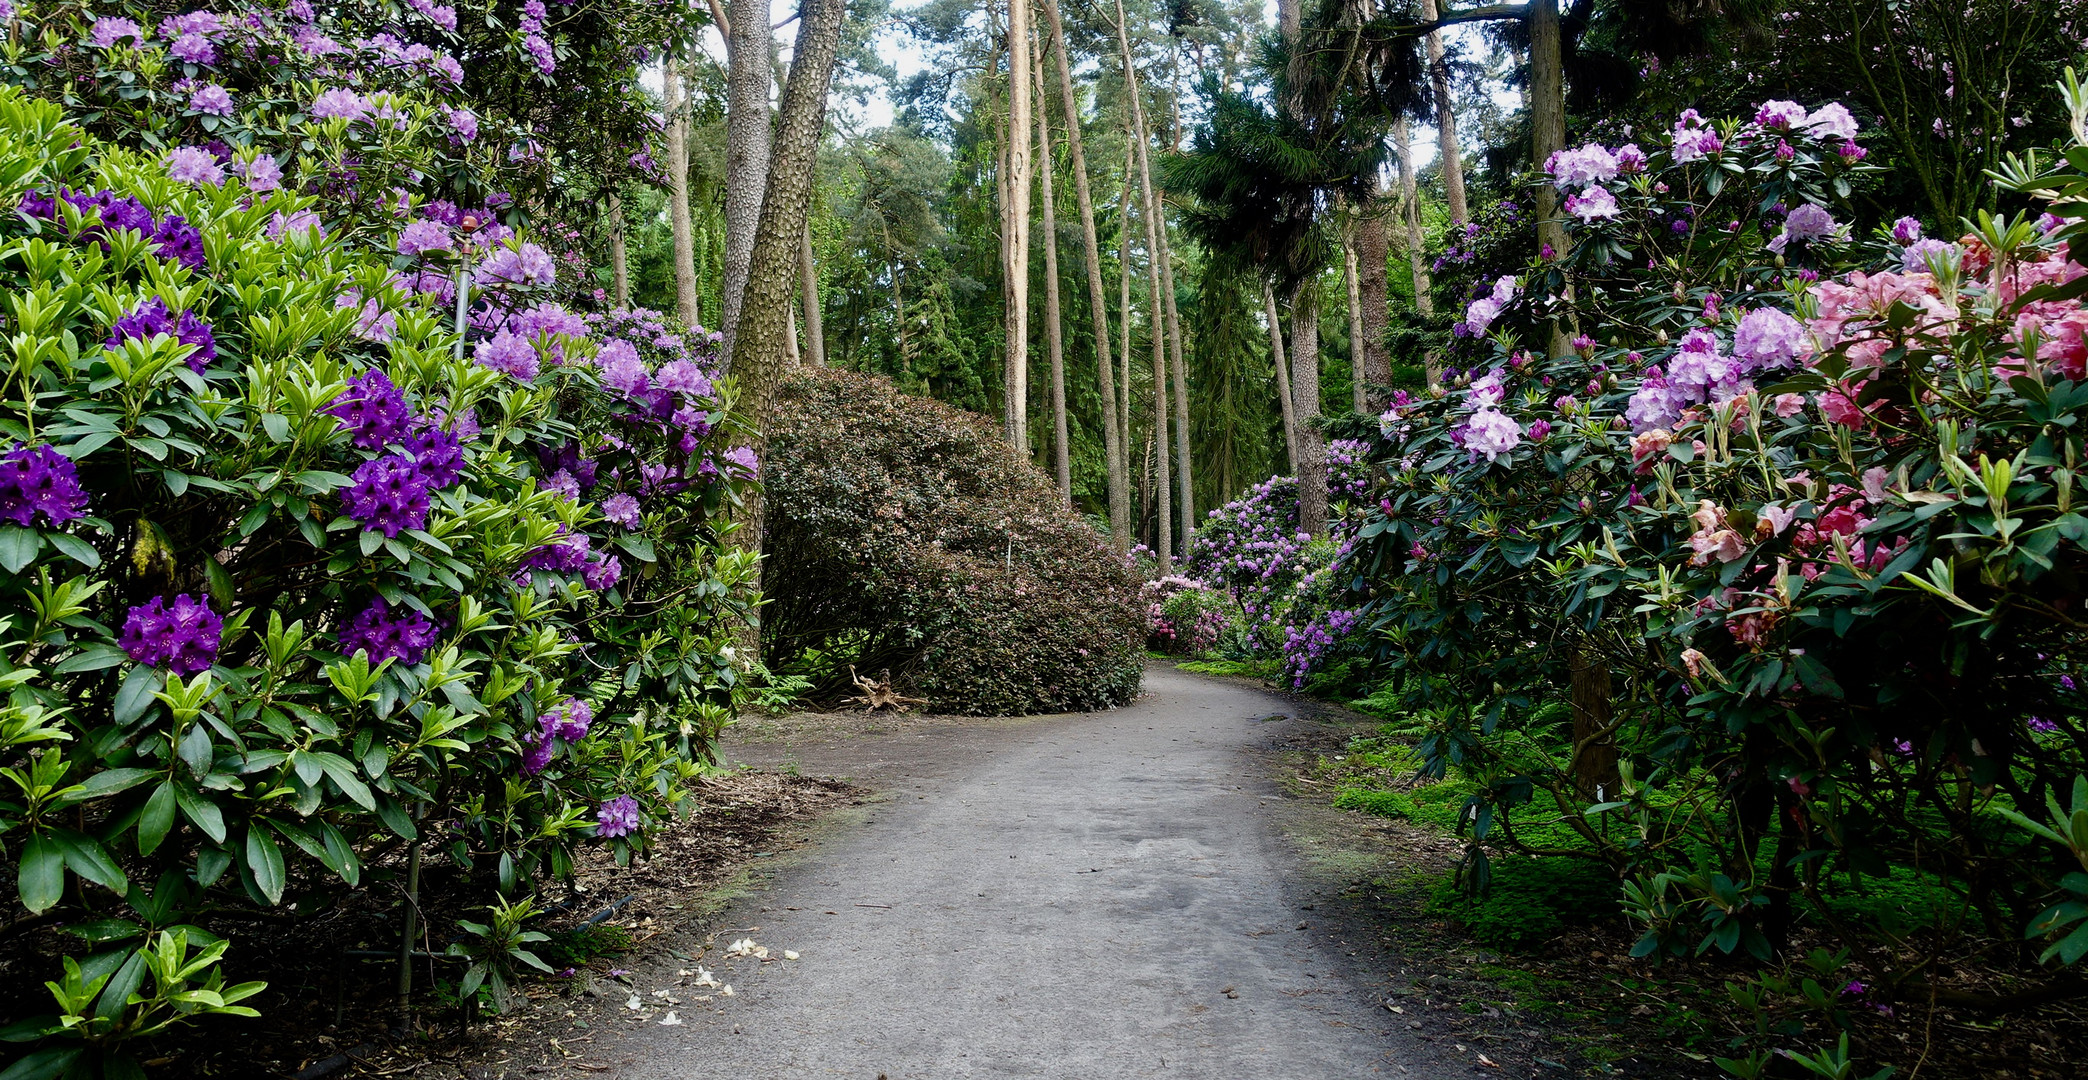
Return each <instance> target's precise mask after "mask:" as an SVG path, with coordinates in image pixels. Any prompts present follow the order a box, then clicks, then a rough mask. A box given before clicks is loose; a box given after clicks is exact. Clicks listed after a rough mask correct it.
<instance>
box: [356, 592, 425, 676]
mask: <svg viewBox="0 0 2088 1080" xmlns="http://www.w3.org/2000/svg"><path fill="white" fill-rule="evenodd" d="M392 611H393V609H392V606H391V603H390V602H389V601H387V600H385V599H384V598H383V597H378V598H377V599H375V600H372V601H371V602H370V605H369V606H368V607H366V608H364V609H362V610H361V611H359V612H357V613H356V615H355V617H354V618H352V619H350V620H348V624H347V625H346V626H343V627H341V631H340V634H339V636H338V640H339V644H340V646H341V652H343V653H344V654H347V655H350V656H353V655H354V654H355V653H356V652H358V651H360V652H364V653H367V654H369V657H370V663H372V664H380V663H383V662H384V661H386V660H392V661H396V662H397V663H400V664H404V665H408V666H411V665H413V664H418V663H420V662H421V661H422V660H424V659H426V658H427V655H428V650H429V649H430V648H432V647H434V645H435V641H436V639H437V638H440V637H441V636H442V627H441V626H439V625H437V624H436V622H435V620H433V619H431V618H429V617H428V616H427V615H426V614H424V613H422V612H421V611H419V610H417V609H415V608H411V607H401V608H400V609H399V611H398V614H396V615H394V614H393V613H392Z"/></svg>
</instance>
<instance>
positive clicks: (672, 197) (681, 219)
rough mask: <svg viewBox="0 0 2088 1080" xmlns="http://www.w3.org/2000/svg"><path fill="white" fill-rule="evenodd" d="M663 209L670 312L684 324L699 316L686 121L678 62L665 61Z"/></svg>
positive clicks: (690, 322)
mask: <svg viewBox="0 0 2088 1080" xmlns="http://www.w3.org/2000/svg"><path fill="white" fill-rule="evenodd" d="M665 84H666V85H665V90H666V98H667V208H668V209H667V213H668V220H669V227H670V228H671V229H672V230H673V232H674V313H675V314H676V315H677V316H680V318H681V321H682V324H683V325H684V326H695V325H696V324H697V323H698V322H699V321H701V318H702V314H703V313H702V312H700V311H698V310H697V309H696V229H695V225H694V223H693V222H692V221H691V219H690V215H689V123H688V110H687V109H686V108H684V106H683V101H682V81H681V62H680V61H678V60H674V59H671V58H670V59H669V60H668V61H667V65H666V73H665Z"/></svg>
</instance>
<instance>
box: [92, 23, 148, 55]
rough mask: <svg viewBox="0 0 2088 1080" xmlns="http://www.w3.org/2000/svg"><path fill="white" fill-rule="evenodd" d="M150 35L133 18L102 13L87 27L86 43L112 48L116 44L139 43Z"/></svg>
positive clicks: (101, 47)
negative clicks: (102, 14)
mask: <svg viewBox="0 0 2088 1080" xmlns="http://www.w3.org/2000/svg"><path fill="white" fill-rule="evenodd" d="M149 37H151V35H150V34H147V33H146V32H145V28H144V27H142V26H139V25H138V23H137V21H136V20H134V19H126V18H123V17H122V16H120V15H104V16H102V17H100V18H98V19H96V20H94V23H93V25H92V26H89V27H88V28H87V43H88V44H90V45H93V46H94V47H95V48H98V49H113V48H115V47H117V46H118V45H139V44H143V43H144V41H145V40H146V39H147V38H149Z"/></svg>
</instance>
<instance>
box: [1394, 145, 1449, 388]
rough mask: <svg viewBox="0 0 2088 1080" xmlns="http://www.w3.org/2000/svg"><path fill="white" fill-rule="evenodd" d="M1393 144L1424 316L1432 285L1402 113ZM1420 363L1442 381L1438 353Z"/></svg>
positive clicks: (1431, 311) (1417, 305)
mask: <svg viewBox="0 0 2088 1080" xmlns="http://www.w3.org/2000/svg"><path fill="white" fill-rule="evenodd" d="M1392 146H1393V149H1395V150H1396V151H1398V153H1399V216H1400V218H1401V219H1402V220H1403V221H1404V222H1405V225H1406V249H1407V264H1408V266H1409V267H1410V268H1411V269H1412V271H1413V274H1414V311H1415V312H1416V313H1417V314H1419V315H1420V316H1421V318H1422V319H1423V320H1427V319H1431V318H1434V317H1435V297H1434V295H1433V293H1432V290H1433V289H1434V288H1435V285H1434V283H1433V282H1431V281H1430V280H1429V278H1428V263H1427V260H1426V259H1425V257H1424V255H1423V252H1422V249H1421V202H1420V194H1419V192H1418V191H1417V190H1416V184H1415V180H1414V146H1413V141H1412V137H1411V134H1410V133H1409V131H1408V130H1407V121H1406V117H1404V116H1401V117H1399V118H1397V119H1396V120H1394V121H1393V122H1392ZM1422 364H1423V365H1424V368H1425V370H1426V371H1427V373H1428V382H1429V384H1430V385H1434V384H1435V383H1437V382H1440V381H1442V378H1443V361H1442V356H1441V354H1439V353H1437V352H1436V351H1435V350H1434V349H1433V348H1431V349H1429V350H1428V355H1427V356H1426V357H1424V358H1423V360H1422Z"/></svg>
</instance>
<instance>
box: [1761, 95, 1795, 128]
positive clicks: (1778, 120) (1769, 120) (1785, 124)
mask: <svg viewBox="0 0 2088 1080" xmlns="http://www.w3.org/2000/svg"><path fill="white" fill-rule="evenodd" d="M1805 117H1806V111H1805V106H1803V105H1800V104H1798V103H1797V102H1795V101H1780V100H1779V101H1765V102H1763V103H1762V104H1761V106H1760V107H1759V108H1757V109H1755V117H1754V122H1755V123H1757V124H1760V125H1761V126H1763V127H1765V128H1768V129H1769V130H1771V131H1789V130H1791V129H1792V128H1795V127H1798V126H1800V125H1802V124H1804V123H1805Z"/></svg>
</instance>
